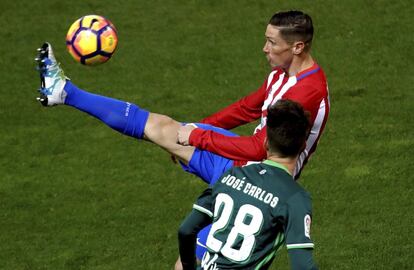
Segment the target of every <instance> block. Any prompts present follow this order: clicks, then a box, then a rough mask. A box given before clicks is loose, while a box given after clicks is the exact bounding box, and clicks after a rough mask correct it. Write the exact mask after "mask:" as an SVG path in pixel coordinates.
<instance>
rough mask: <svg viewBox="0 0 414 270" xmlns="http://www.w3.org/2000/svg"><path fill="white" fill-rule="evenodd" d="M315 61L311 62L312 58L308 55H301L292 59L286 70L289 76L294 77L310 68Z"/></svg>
mask: <svg viewBox="0 0 414 270" xmlns="http://www.w3.org/2000/svg"><path fill="white" fill-rule="evenodd" d="M314 63H315V61H314V60H313V58H312V56H311V55H310V54H308V53H305V54H303V55H297V56H295V57H294V58H293V60H292V64H291V65H290V67H289V69H288V70H287V72H288V74H289V76H295V75H296V74H298V73H300V72H302V71H304V70H306V69H308V68H311V67H312V66H313V64H314Z"/></svg>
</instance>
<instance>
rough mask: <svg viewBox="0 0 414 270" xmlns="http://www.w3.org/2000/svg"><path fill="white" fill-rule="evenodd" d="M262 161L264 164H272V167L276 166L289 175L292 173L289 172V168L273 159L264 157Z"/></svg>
mask: <svg viewBox="0 0 414 270" xmlns="http://www.w3.org/2000/svg"><path fill="white" fill-rule="evenodd" d="M263 163H264V164H267V165H270V166H273V167H277V168H279V169H282V170H284V171H285V172H287V173H288V174H289V175H292V174H291V173H290V172H289V170H288V169H287V168H286V167H285V166H283V165H282V164H280V163H277V162H275V161H273V160H269V159H266V160H265V161H263Z"/></svg>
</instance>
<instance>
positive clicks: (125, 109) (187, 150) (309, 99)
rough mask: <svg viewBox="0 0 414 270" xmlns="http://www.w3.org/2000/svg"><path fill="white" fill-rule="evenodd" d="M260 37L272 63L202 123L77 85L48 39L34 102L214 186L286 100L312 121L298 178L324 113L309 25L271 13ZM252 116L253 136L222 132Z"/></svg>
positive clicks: (253, 150) (246, 157)
mask: <svg viewBox="0 0 414 270" xmlns="http://www.w3.org/2000/svg"><path fill="white" fill-rule="evenodd" d="M265 37H266V42H265V46H264V48H263V52H264V53H265V55H266V58H267V60H268V62H269V64H270V65H271V66H272V68H273V69H272V72H271V73H270V75H269V76H268V77H267V79H266V80H265V82H264V83H263V85H262V86H261V87H260V88H259V89H258V90H257V91H255V92H253V93H252V94H250V95H248V96H246V97H244V98H242V99H241V100H239V101H238V102H236V103H234V104H232V105H230V106H229V107H227V108H225V109H223V110H222V111H220V112H218V113H216V114H213V115H212V116H210V117H207V118H206V119H204V120H202V121H201V122H202V123H197V124H194V125H185V126H183V124H182V123H181V122H179V121H176V120H174V119H172V118H170V117H168V116H166V115H161V114H157V113H153V112H149V111H147V110H144V109H142V108H140V107H139V106H137V105H135V104H133V103H130V102H124V101H120V100H116V99H113V98H108V97H104V96H100V95H96V94H92V93H89V92H87V91H84V90H82V89H80V88H78V87H77V86H76V85H75V84H73V83H72V82H71V81H70V80H68V79H67V78H66V77H65V75H64V73H63V70H62V69H61V67H60V66H59V64H58V63H57V61H56V59H55V57H54V54H53V51H52V47H51V46H50V44H48V43H45V44H43V46H42V47H41V48H40V49H39V56H38V58H37V60H38V65H39V70H40V75H41V89H40V97H39V98H38V100H39V101H40V102H41V103H42V104H43V105H45V106H55V105H60V104H64V105H67V106H71V107H73V108H76V109H78V110H80V111H83V112H85V113H88V114H90V115H92V116H94V117H96V118H98V119H99V120H101V121H102V122H104V123H105V124H107V125H108V126H109V127H111V128H113V129H115V130H117V131H119V132H121V133H122V134H125V135H127V136H131V137H135V138H137V139H144V140H148V141H151V142H153V143H154V144H157V145H159V146H160V147H162V148H163V149H165V150H166V151H167V152H169V153H171V154H173V155H174V156H176V157H178V159H179V160H180V163H181V165H182V167H183V169H184V170H186V171H188V172H190V173H192V174H195V175H197V176H199V177H200V178H201V179H203V180H204V181H205V182H207V183H209V184H213V183H214V182H215V181H217V179H218V178H219V176H220V175H221V174H222V173H223V172H224V171H226V170H228V169H229V168H231V167H233V166H241V165H244V164H246V163H247V162H248V161H262V160H263V159H264V158H265V157H266V152H265V150H264V140H265V137H266V136H265V134H266V133H265V132H266V117H267V107H268V106H269V105H271V104H274V103H275V102H276V101H277V100H279V99H292V100H295V101H297V102H299V103H300V104H301V105H302V106H303V107H304V109H305V110H307V111H309V112H310V113H311V124H312V128H311V132H310V135H309V137H308V139H307V144H306V148H305V149H304V150H303V152H302V153H301V155H300V157H299V159H298V164H297V166H296V167H295V168H296V169H295V172H294V176H295V178H298V177H299V175H300V172H301V170H302V168H303V166H304V164H305V163H306V161H307V160H308V158H309V157H310V155H311V154H312V153H313V152H314V151H315V149H316V146H317V143H318V140H319V138H320V136H321V134H322V131H323V129H324V127H325V123H326V121H327V117H328V114H329V96H328V89H327V83H326V78H325V75H324V73H323V71H322V69H321V68H320V67H319V66H318V65H317V64H316V62H315V61H314V60H313V58H312V56H311V54H310V47H311V43H312V38H313V24H312V20H311V18H310V17H309V16H308V15H307V14H304V13H303V12H300V11H288V12H279V13H276V14H275V15H273V16H272V18H271V19H270V21H269V24H268V25H267V28H266V32H265ZM258 119H261V123H260V125H259V126H258V128H257V129H256V130H255V134H254V135H253V136H241V137H239V136H237V135H235V134H233V133H232V132H230V131H228V130H227V129H231V128H235V127H237V126H239V125H242V124H245V123H248V122H251V121H254V120H258ZM194 126H196V127H197V128H195V129H194ZM177 134H178V135H177ZM177 139H178V141H179V142H180V143H181V144H178V143H177ZM201 252H202V251H201ZM200 254H202V253H200Z"/></svg>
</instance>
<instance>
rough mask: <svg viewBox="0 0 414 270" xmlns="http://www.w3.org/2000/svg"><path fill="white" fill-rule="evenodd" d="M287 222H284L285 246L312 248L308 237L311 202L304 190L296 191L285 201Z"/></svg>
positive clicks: (289, 247) (312, 245) (290, 247)
mask: <svg viewBox="0 0 414 270" xmlns="http://www.w3.org/2000/svg"><path fill="white" fill-rule="evenodd" d="M287 204H288V205H287V222H286V224H285V237H286V247H287V249H288V250H290V249H297V248H313V247H314V244H313V242H312V240H311V238H310V226H311V221H312V212H311V208H312V204H311V200H310V197H309V195H308V194H307V193H306V192H297V193H296V194H295V195H293V196H292V197H291V198H290V199H289V200H288V202H287Z"/></svg>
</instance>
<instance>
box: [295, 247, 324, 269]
mask: <svg viewBox="0 0 414 270" xmlns="http://www.w3.org/2000/svg"><path fill="white" fill-rule="evenodd" d="M288 254H289V259H290V266H291V269H292V270H317V269H318V267H317V266H316V264H315V262H314V261H313V256H312V250H311V249H304V248H298V249H289V250H288Z"/></svg>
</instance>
